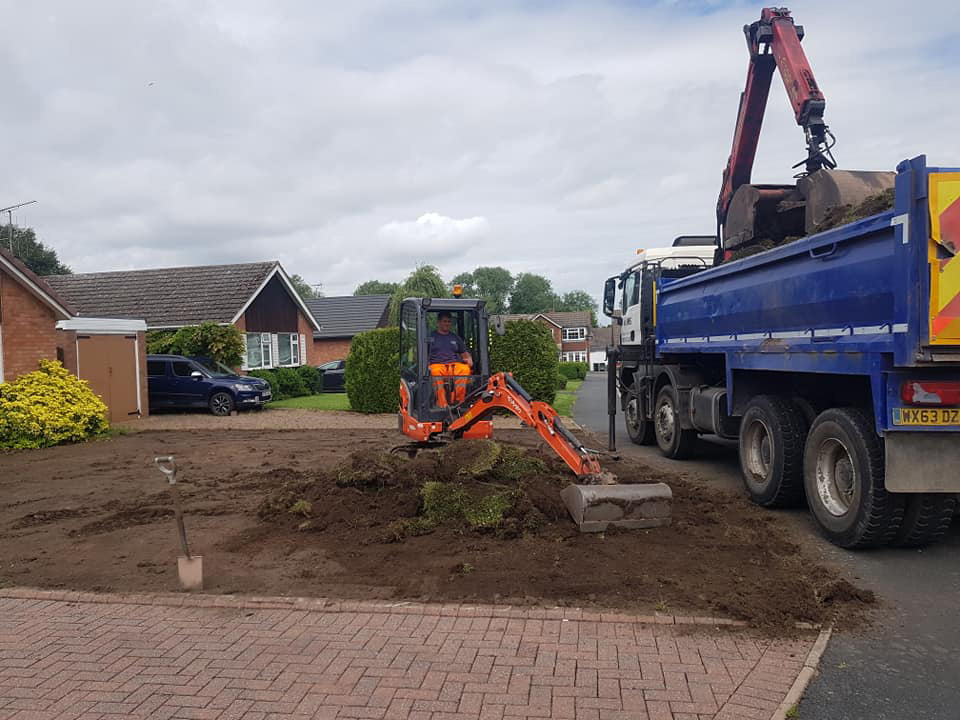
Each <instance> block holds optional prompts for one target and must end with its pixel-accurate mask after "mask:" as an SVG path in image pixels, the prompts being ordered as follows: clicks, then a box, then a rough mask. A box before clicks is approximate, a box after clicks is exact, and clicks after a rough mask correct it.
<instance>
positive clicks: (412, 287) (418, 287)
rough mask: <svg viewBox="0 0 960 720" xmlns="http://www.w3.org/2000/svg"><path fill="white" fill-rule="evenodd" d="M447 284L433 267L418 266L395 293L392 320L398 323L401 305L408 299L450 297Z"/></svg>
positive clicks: (391, 312) (391, 308)
mask: <svg viewBox="0 0 960 720" xmlns="http://www.w3.org/2000/svg"><path fill="white" fill-rule="evenodd" d="M449 296H450V292H449V291H448V290H447V284H446V283H445V282H444V281H443V278H442V277H440V273H439V272H438V271H437V268H435V267H434V266H433V265H418V266H417V269H416V270H414V271H413V272H412V273H410V274H409V275H408V276H407V279H406V280H404V281H403V284H402V285H401V286H400V287H399V288H397V289H396V291H394V293H393V298H392V299H391V301H390V318H391V320H392V321H393V322H394V323H396V322H397V321H398V319H399V317H400V303H401V302H403V300H404V298H408V297H431V298H443V297H449Z"/></svg>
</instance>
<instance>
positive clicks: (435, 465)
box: [0, 430, 873, 633]
mask: <svg viewBox="0 0 960 720" xmlns="http://www.w3.org/2000/svg"><path fill="white" fill-rule="evenodd" d="M497 439H498V441H499V443H498V444H491V443H482V442H470V441H463V442H461V443H457V444H456V445H453V446H449V448H447V449H445V450H443V451H438V452H426V453H424V452H421V453H419V454H417V455H416V457H413V458H408V457H407V456H406V455H403V454H388V453H387V451H388V450H389V449H390V448H391V446H393V445H395V444H396V443H398V442H400V436H399V435H397V434H395V433H391V432H384V431H378V430H329V431H322V432H318V431H314V432H307V431H274V432H271V431H264V432H243V431H234V432H227V433H218V432H144V433H138V434H134V435H127V436H120V437H117V438H114V439H112V440H108V441H103V442H93V443H88V444H85V445H77V446H68V447H59V448H52V449H48V450H41V451H27V452H19V453H9V454H3V455H0V547H2V549H3V552H2V556H0V562H2V564H0V586H3V585H24V586H34V587H43V588H68V589H77V590H93V591H118V592H145V591H146V592H149V591H171V590H176V589H177V574H176V556H177V555H178V554H180V549H179V543H178V541H177V536H176V534H175V526H174V521H173V509H172V506H171V498H170V495H169V492H168V491H167V489H166V484H165V480H164V479H163V477H162V476H161V475H160V473H159V472H157V470H156V469H155V468H154V467H153V465H152V461H153V458H154V457H155V456H158V455H166V454H173V455H175V456H176V458H177V463H178V465H179V467H180V473H179V477H180V482H181V486H180V487H181V493H182V496H183V500H184V504H185V508H186V515H187V520H186V522H187V530H188V534H189V538H190V542H191V545H192V552H194V553H195V554H200V555H203V556H204V572H205V589H206V591H207V592H214V593H235V594H256V595H308V596H309V595H313V596H326V597H349V598H360V599H385V598H396V599H417V600H423V601H467V602H486V603H492V602H498V603H545V604H551V605H554V604H556V605H577V606H584V607H591V606H595V607H611V608H620V609H626V610H634V611H638V612H642V611H646V612H649V611H652V610H654V609H657V610H660V611H663V612H671V613H677V614H686V615H691V614H692V615H716V616H726V617H733V618H740V619H745V620H748V621H750V622H751V623H752V624H753V625H755V626H757V627H759V628H762V629H765V630H767V631H770V632H777V633H785V632H790V631H792V629H793V627H794V625H795V623H796V622H797V621H805V622H827V621H830V620H832V619H833V618H834V617H835V616H836V617H842V618H843V619H844V623H845V624H846V625H850V624H851V622H853V623H854V624H855V623H856V622H857V621H858V619H860V618H863V617H864V616H865V613H866V611H867V610H868V609H869V607H870V604H871V603H872V602H873V596H872V594H871V593H870V592H869V591H864V590H861V589H859V588H856V587H854V586H853V585H851V584H850V583H849V582H847V581H846V580H845V579H843V578H842V577H840V576H839V575H838V574H837V573H836V572H835V571H833V570H832V569H830V568H827V567H824V566H823V565H822V564H820V563H819V562H817V560H816V559H815V558H813V557H812V556H811V555H809V554H808V552H807V551H805V550H804V549H803V548H802V547H801V546H799V545H798V544H797V543H796V542H794V540H793V538H792V537H791V533H790V531H789V530H788V526H787V523H786V522H785V520H784V518H782V517H781V516H779V515H778V514H776V513H772V512H768V511H764V510H761V509H759V508H757V507H755V506H753V505H751V504H750V503H749V502H747V501H746V500H745V499H744V498H742V497H740V496H737V495H732V494H729V493H723V492H721V491H717V490H713V489H709V488H704V487H702V486H695V485H693V484H691V483H689V482H687V481H685V480H683V479H682V478H681V477H679V476H673V475H667V474H664V473H658V472H654V471H652V470H651V469H649V468H647V467H645V466H643V465H640V464H637V463H635V462H632V461H629V462H628V461H612V460H606V461H605V462H604V464H605V466H606V467H607V469H610V470H612V471H613V472H614V473H616V474H617V475H618V476H619V478H620V480H621V482H666V483H667V484H669V485H670V487H671V488H672V489H673V493H674V502H673V524H672V525H671V526H670V527H667V528H656V529H651V530H645V531H631V532H619V533H606V534H603V535H582V534H580V533H578V532H577V530H576V529H575V527H574V525H573V523H572V521H571V520H570V518H569V517H568V515H567V513H566V510H565V508H564V506H563V504H562V503H561V501H560V498H559V491H560V489H561V488H563V487H564V486H565V485H566V484H567V483H568V482H570V480H571V479H572V476H571V475H570V474H569V473H568V471H567V470H566V468H565V466H564V465H562V464H561V463H559V462H558V461H556V460H555V459H554V458H552V457H551V456H550V455H548V454H547V451H546V449H545V448H543V447H541V446H540V444H539V441H538V438H537V437H536V436H535V435H533V434H532V433H530V432H528V431H516V430H514V431H501V432H498V433H497Z"/></svg>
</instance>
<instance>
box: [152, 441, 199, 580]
mask: <svg viewBox="0 0 960 720" xmlns="http://www.w3.org/2000/svg"><path fill="white" fill-rule="evenodd" d="M153 462H154V463H156V466H157V468H158V469H159V470H160V472H162V473H163V474H164V476H165V477H166V478H167V481H168V482H169V483H170V494H171V495H172V496H173V512H174V515H175V516H176V519H177V531H178V534H179V535H180V546H181V547H182V548H183V555H181V556H179V557H178V558H177V574H178V575H179V576H180V585H181V587H183V589H184V590H203V556H201V555H191V554H190V546H189V545H188V544H187V529H186V527H184V525H183V506H182V504H181V503H180V488H178V487H177V461H176V459H175V458H174V457H173V455H164V456H163V457H158V458H154V459H153Z"/></svg>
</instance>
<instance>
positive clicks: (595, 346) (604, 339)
mask: <svg viewBox="0 0 960 720" xmlns="http://www.w3.org/2000/svg"><path fill="white" fill-rule="evenodd" d="M617 328H618V329H619V325H618V326H617ZM612 344H613V327H612V326H609V325H608V326H607V327H599V328H593V336H592V337H591V339H590V359H589V360H588V361H587V362H589V363H590V369H591V370H592V371H593V372H602V371H604V370H606V369H607V347H608V346H609V345H612Z"/></svg>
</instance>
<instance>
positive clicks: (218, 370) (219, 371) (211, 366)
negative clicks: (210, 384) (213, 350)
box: [193, 358, 234, 378]
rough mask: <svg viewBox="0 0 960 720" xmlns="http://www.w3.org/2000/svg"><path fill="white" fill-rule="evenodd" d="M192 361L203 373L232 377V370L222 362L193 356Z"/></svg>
mask: <svg viewBox="0 0 960 720" xmlns="http://www.w3.org/2000/svg"><path fill="white" fill-rule="evenodd" d="M193 362H195V363H196V364H197V365H199V366H200V367H201V368H202V369H203V371H204V372H205V373H207V374H208V375H209V376H210V377H213V378H225V377H233V375H234V372H233V370H231V369H230V368H228V367H227V366H226V365H224V364H223V363H218V362H217V361H216V360H198V359H197V358H193Z"/></svg>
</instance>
